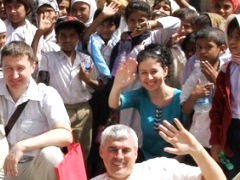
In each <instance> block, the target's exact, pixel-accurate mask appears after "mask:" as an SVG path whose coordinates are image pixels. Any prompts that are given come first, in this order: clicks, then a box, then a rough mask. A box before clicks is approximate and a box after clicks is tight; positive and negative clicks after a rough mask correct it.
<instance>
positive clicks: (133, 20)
mask: <svg viewBox="0 0 240 180" xmlns="http://www.w3.org/2000/svg"><path fill="white" fill-rule="evenodd" d="M144 21H147V18H146V15H145V13H144V12H142V11H133V12H132V13H131V14H130V15H129V17H128V19H127V21H126V22H127V25H128V30H129V31H131V32H133V31H135V30H136V29H137V26H138V25H139V24H140V23H142V22H144Z"/></svg>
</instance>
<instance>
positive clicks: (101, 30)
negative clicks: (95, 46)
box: [97, 22, 116, 42]
mask: <svg viewBox="0 0 240 180" xmlns="http://www.w3.org/2000/svg"><path fill="white" fill-rule="evenodd" d="M115 30H116V25H115V24H114V23H113V22H103V23H101V24H99V25H98V27H97V33H98V34H99V35H100V36H101V38H102V39H103V40H104V41H105V42H108V40H109V39H111V37H112V35H113V33H114V32H115Z"/></svg>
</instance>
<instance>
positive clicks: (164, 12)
mask: <svg viewBox="0 0 240 180" xmlns="http://www.w3.org/2000/svg"><path fill="white" fill-rule="evenodd" d="M152 13H153V18H154V19H156V18H159V17H165V16H170V15H171V7H170V5H169V4H167V3H166V2H165V1H161V2H160V3H158V4H157V5H155V6H154V7H153V12H152Z"/></svg>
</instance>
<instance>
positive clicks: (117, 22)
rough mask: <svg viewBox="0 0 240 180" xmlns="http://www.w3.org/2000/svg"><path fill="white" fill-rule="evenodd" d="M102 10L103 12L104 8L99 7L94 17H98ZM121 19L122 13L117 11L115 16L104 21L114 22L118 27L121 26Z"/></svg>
mask: <svg viewBox="0 0 240 180" xmlns="http://www.w3.org/2000/svg"><path fill="white" fill-rule="evenodd" d="M101 12H102V8H98V9H97V10H96V11H95V13H94V16H93V19H96V18H97V17H98V16H99V14H100V13H101ZM120 20H121V15H120V14H118V13H117V14H115V15H113V16H110V17H108V18H106V19H104V21H103V23H104V22H106V23H109V24H112V23H113V24H114V25H115V26H116V29H117V28H118V27H119V24H120Z"/></svg>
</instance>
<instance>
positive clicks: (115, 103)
mask: <svg viewBox="0 0 240 180" xmlns="http://www.w3.org/2000/svg"><path fill="white" fill-rule="evenodd" d="M136 68H137V61H136V60H135V59H131V58H130V59H128V60H127V61H124V62H123V63H121V64H120V66H119V68H118V70H117V73H116V75H115V79H114V83H113V86H112V89H111V92H110V95H109V99H108V104H109V107H110V108H113V109H117V108H118V107H119V106H120V105H121V102H120V95H121V92H122V89H123V88H124V87H126V86H127V85H129V84H131V83H132V82H133V80H134V79H135V71H136Z"/></svg>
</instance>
